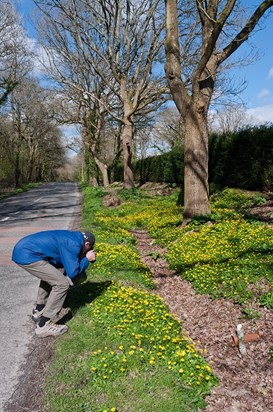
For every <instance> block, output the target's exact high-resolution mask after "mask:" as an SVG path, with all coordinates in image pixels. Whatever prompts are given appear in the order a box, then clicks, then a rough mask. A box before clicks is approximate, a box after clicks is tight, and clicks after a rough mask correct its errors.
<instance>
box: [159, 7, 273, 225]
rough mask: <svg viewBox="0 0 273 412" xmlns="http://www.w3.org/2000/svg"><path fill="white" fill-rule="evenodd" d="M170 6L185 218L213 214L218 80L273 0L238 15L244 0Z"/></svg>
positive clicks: (169, 51)
mask: <svg viewBox="0 0 273 412" xmlns="http://www.w3.org/2000/svg"><path fill="white" fill-rule="evenodd" d="M165 5H166V30H167V34H166V44H165V50H166V66H165V71H166V76H167V79H168V83H169V87H170V90H171V94H172V96H173V100H174V102H175V104H176V106H177V108H178V110H179V112H180V113H181V115H182V118H183V123H184V127H185V134H184V136H185V140H184V144H185V161H184V164H185V176H184V182H185V183H184V220H185V221H187V220H189V219H191V218H192V217H193V216H196V215H205V214H209V213H210V202H209V189H208V109H209V106H210V103H211V99H212V95H213V92H214V90H215V84H216V80H217V78H218V76H219V73H220V70H221V68H222V67H223V63H224V62H225V61H226V60H227V59H228V58H229V57H230V56H231V55H232V54H233V53H234V52H235V51H236V50H237V49H238V48H239V47H240V46H241V45H242V44H243V43H244V42H246V40H247V39H248V38H249V36H250V34H251V33H252V32H253V31H254V29H255V27H256V26H257V24H258V22H259V21H260V19H261V18H262V17H263V16H264V14H265V13H266V11H267V10H268V9H270V8H271V7H272V6H273V0H265V1H263V2H261V3H260V5H259V6H258V7H257V8H256V10H255V11H254V12H253V13H252V14H250V15H249V16H247V13H246V11H244V13H242V10H241V13H240V14H238V6H240V1H239V0H196V1H194V2H193V1H190V2H188V1H187V0H186V1H182V0H181V1H179V0H165ZM236 18H237V20H236ZM235 23H236V24H235ZM185 56H187V58H186V57H185ZM189 57H191V60H189Z"/></svg>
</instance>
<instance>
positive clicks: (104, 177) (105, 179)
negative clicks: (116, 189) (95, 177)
mask: <svg viewBox="0 0 273 412" xmlns="http://www.w3.org/2000/svg"><path fill="white" fill-rule="evenodd" d="M94 160H95V163H96V165H97V166H98V168H99V170H100V172H101V174H102V181H103V187H105V188H106V187H108V186H109V176H108V167H107V165H106V164H105V163H103V162H101V161H100V160H99V159H98V158H97V157H96V156H95V155H94Z"/></svg>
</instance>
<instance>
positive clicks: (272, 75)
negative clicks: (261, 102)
mask: <svg viewBox="0 0 273 412" xmlns="http://www.w3.org/2000/svg"><path fill="white" fill-rule="evenodd" d="M268 78H269V79H273V67H271V69H270V70H269V72H268Z"/></svg>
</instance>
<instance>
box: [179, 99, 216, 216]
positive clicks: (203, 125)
mask: <svg viewBox="0 0 273 412" xmlns="http://www.w3.org/2000/svg"><path fill="white" fill-rule="evenodd" d="M183 117H184V122H185V155H184V167H185V175H184V220H185V221H188V220H190V219H191V218H192V217H193V216H198V215H207V214H209V213H210V212H211V210H210V202H209V187H208V128H207V115H206V113H204V111H201V112H200V111H198V108H196V107H195V106H194V104H191V105H190V106H188V110H187V111H186V112H185V113H184V116H183Z"/></svg>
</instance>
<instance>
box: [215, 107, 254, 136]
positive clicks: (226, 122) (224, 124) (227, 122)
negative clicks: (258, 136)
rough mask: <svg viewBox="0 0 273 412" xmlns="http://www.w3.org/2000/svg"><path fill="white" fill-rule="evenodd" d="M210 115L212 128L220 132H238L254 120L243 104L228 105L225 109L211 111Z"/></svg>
mask: <svg viewBox="0 0 273 412" xmlns="http://www.w3.org/2000/svg"><path fill="white" fill-rule="evenodd" d="M209 117H210V120H209V126H210V129H211V130H212V131H216V132H219V133H232V132H238V131H239V130H240V129H242V128H244V127H246V126H248V125H250V124H251V122H252V119H251V117H250V116H248V115H247V113H246V111H245V108H244V106H242V105H241V106H238V105H237V106H227V107H225V108H224V110H216V111H215V112H213V113H211V114H210V116H209Z"/></svg>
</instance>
